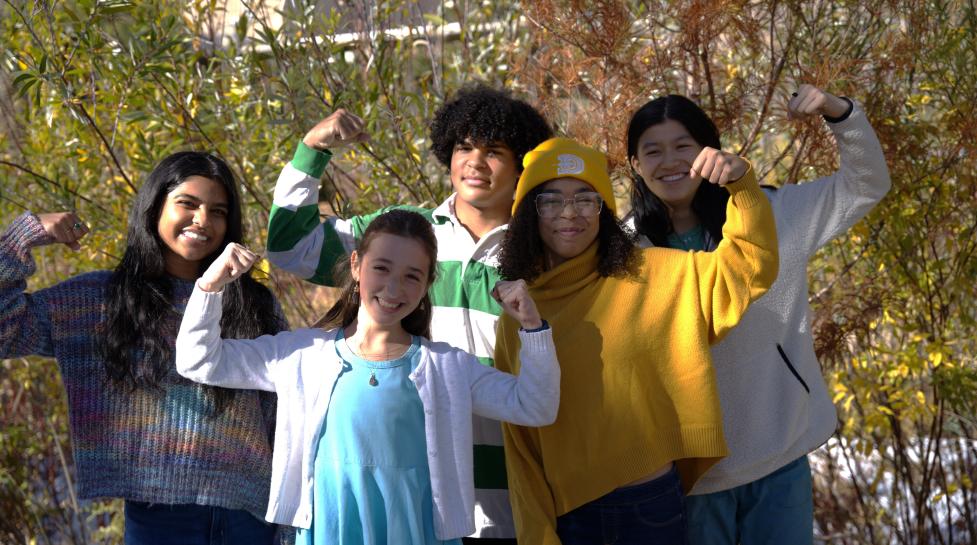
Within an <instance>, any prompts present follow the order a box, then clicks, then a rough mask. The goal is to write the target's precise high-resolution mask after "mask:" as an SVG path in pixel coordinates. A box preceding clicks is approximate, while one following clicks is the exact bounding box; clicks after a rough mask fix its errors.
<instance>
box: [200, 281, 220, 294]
mask: <svg viewBox="0 0 977 545" xmlns="http://www.w3.org/2000/svg"><path fill="white" fill-rule="evenodd" d="M197 287H198V288H200V290H201V291H206V292H208V293H217V292H219V291H221V290H222V289H224V285H223V284H220V285H218V284H216V283H214V282H208V281H206V280H204V279H203V278H198V279H197Z"/></svg>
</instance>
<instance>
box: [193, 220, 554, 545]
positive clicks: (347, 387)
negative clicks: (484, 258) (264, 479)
mask: <svg viewBox="0 0 977 545" xmlns="http://www.w3.org/2000/svg"><path fill="white" fill-rule="evenodd" d="M437 255H438V251H437V240H436V239H435V235H434V231H433V229H432V227H431V223H430V221H429V220H427V219H426V218H425V217H424V216H422V215H420V214H418V213H416V212H411V211H407V210H391V211H389V212H385V213H383V214H380V215H379V216H377V217H376V218H375V219H374V220H373V221H372V222H371V223H370V225H369V226H368V227H367V228H366V230H365V231H364V233H363V235H362V237H360V239H359V243H358V246H357V249H356V250H355V251H353V252H352V254H351V255H350V258H349V264H350V275H349V276H348V279H347V280H346V282H345V284H344V287H343V292H342V294H341V295H340V297H339V300H338V301H337V303H336V304H335V305H334V306H333V307H332V309H330V311H329V312H328V313H327V315H326V317H325V319H324V327H321V328H310V329H300V330H296V331H291V332H284V333H279V334H278V335H274V336H264V337H260V338H258V339H254V340H222V339H221V338H220V337H221V325H220V321H221V309H222V307H224V306H225V305H222V304H221V299H222V297H223V295H222V291H221V290H222V289H223V287H224V286H225V285H226V283H227V282H228V281H230V280H232V279H233V278H235V277H236V276H237V275H239V274H241V273H242V272H243V271H246V270H247V269H248V268H249V267H250V266H251V264H252V263H253V262H254V261H255V259H257V256H256V255H255V254H253V253H252V252H250V251H248V250H247V249H245V248H243V247H241V246H239V245H229V246H228V247H227V249H226V250H225V251H224V253H223V254H222V256H221V257H220V258H218V260H217V261H215V262H214V264H213V265H211V267H210V269H208V271H207V272H206V273H205V274H204V275H203V276H202V277H201V279H200V280H199V281H198V282H197V287H196V288H195V289H194V292H193V295H192V296H191V298H190V302H189V304H188V306H187V309H188V310H187V313H186V315H185V318H184V321H183V325H182V326H181V329H180V334H179V336H178V338H177V367H178V369H179V370H180V373H181V374H183V375H184V376H186V377H188V378H192V379H193V380H197V381H200V382H203V383H206V384H214V385H220V386H225V387H230V388H258V389H261V390H265V391H269V392H276V393H277V394H278V431H277V434H276V436H275V449H274V462H273V473H272V490H271V501H270V502H269V508H268V515H267V518H268V520H270V521H273V522H277V523H282V524H290V525H292V526H297V527H299V528H300V530H299V532H298V536H297V538H298V542H299V543H307V544H330V545H343V544H347V545H349V544H356V545H363V544H377V545H379V544H385V543H410V544H412V545H423V544H434V543H443V542H451V543H460V540H459V538H461V537H463V536H467V535H469V534H471V533H472V532H473V531H474V529H475V516H474V507H475V499H474V475H473V470H472V448H471V445H472V443H471V440H472V414H473V413H474V414H478V415H480V416H484V417H488V418H492V419H495V420H501V421H508V422H516V423H519V424H521V425H525V426H542V425H546V424H549V423H550V422H552V421H553V419H554V418H555V417H556V411H557V407H558V403H559V382H560V371H559V366H558V364H557V361H556V352H555V349H554V347H553V340H552V336H551V333H550V330H549V326H548V325H547V324H546V322H545V321H543V320H542V319H541V318H540V315H539V312H538V311H537V310H536V306H535V304H534V303H533V300H532V298H530V297H529V294H528V291H527V288H526V285H525V283H524V282H521V281H519V282H501V283H499V284H497V285H496V288H495V290H494V293H495V296H496V299H497V301H498V302H499V304H500V305H501V306H502V308H503V309H504V311H505V312H506V313H507V314H508V315H509V316H510V317H512V319H513V321H514V323H518V324H520V326H521V329H520V333H519V334H518V338H519V339H520V341H521V343H522V350H521V351H520V353H519V355H520V357H521V358H522V361H523V363H524V365H523V368H522V373H521V374H520V375H519V376H518V377H516V376H513V375H510V374H508V373H502V372H499V371H497V370H495V369H493V368H491V367H488V366H485V365H481V364H480V363H479V361H478V359H477V358H476V357H475V356H473V355H471V354H469V353H467V352H465V351H463V350H461V349H458V348H453V347H452V346H450V345H448V344H446V343H440V342H432V341H430V340H428V338H427V337H428V335H429V334H430V326H431V311H432V308H431V300H430V298H429V296H428V288H429V287H430V286H431V284H432V282H434V279H435V276H436V274H437Z"/></svg>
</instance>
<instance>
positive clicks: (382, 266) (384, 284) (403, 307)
mask: <svg viewBox="0 0 977 545" xmlns="http://www.w3.org/2000/svg"><path fill="white" fill-rule="evenodd" d="M430 263H431V256H429V255H428V252H427V250H426V249H425V248H424V246H423V245H422V244H421V243H420V242H419V241H417V240H415V239H413V238H409V237H402V236H399V235H393V234H390V233H379V234H377V235H376V236H375V237H373V239H372V240H371V241H370V244H369V246H368V247H367V249H366V250H365V252H364V253H363V254H362V255H360V254H358V253H357V252H355V251H354V252H353V253H352V254H351V255H350V264H351V266H352V273H353V279H354V280H355V281H356V282H358V283H359V287H360V307H359V311H358V315H357V320H358V321H359V322H360V323H361V324H364V323H371V324H375V325H379V326H381V327H385V328H389V327H395V328H399V327H401V325H400V321H401V320H403V319H404V318H405V317H406V316H407V315H409V314H410V313H411V312H413V311H414V309H416V308H417V306H418V305H419V304H420V302H421V299H423V298H424V294H425V293H427V289H428V286H429V285H430V278H431V277H430V272H431V271H430V268H431V265H430Z"/></svg>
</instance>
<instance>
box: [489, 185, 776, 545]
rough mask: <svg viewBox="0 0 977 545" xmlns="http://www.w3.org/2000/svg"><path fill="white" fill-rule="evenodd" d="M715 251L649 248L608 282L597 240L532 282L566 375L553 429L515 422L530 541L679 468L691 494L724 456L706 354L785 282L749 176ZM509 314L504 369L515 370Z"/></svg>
mask: <svg viewBox="0 0 977 545" xmlns="http://www.w3.org/2000/svg"><path fill="white" fill-rule="evenodd" d="M727 187H728V189H729V190H730V193H731V198H730V200H729V205H728V208H727V220H726V224H725V225H724V227H723V234H724V240H723V242H722V243H721V244H720V245H719V247H718V249H717V250H716V251H715V252H711V253H710V252H681V251H677V250H671V249H665V248H650V249H646V250H642V251H641V258H642V263H641V265H640V269H639V271H638V273H637V275H635V276H626V277H620V278H618V277H600V276H599V275H598V273H597V243H595V244H594V245H592V246H591V247H590V248H588V249H587V250H586V251H585V252H584V253H583V254H581V255H580V256H577V257H575V258H573V259H570V260H568V261H567V262H565V263H563V264H561V265H559V266H557V267H555V268H554V269H552V270H550V271H547V272H545V273H544V274H543V275H542V276H540V277H539V278H538V279H537V280H536V281H535V282H533V284H532V286H531V294H532V296H533V298H534V299H535V301H536V304H537V307H538V308H539V311H540V314H542V315H543V316H546V318H547V320H548V321H549V323H550V324H551V325H552V327H553V336H554V342H555V344H556V347H557V357H558V359H559V361H560V368H561V377H562V378H561V384H560V390H561V396H562V401H561V403H560V411H559V413H558V415H557V421H556V423H554V424H553V425H550V426H546V427H542V428H538V429H532V428H526V427H520V426H515V425H509V424H505V425H503V429H504V432H505V448H506V463H507V467H508V470H509V477H510V478H509V487H510V494H511V497H512V503H513V511H514V517H515V520H516V529H517V533H518V538H519V541H520V542H521V543H534V544H558V543H559V539H558V538H557V536H556V531H555V529H556V517H557V516H559V515H562V514H564V513H567V512H568V511H570V510H572V509H574V508H576V507H579V506H581V505H583V504H585V503H587V502H589V501H592V500H594V499H597V498H599V497H601V496H603V495H605V494H607V493H609V492H611V491H612V490H614V489H616V488H618V487H621V486H623V485H626V484H627V483H630V482H633V481H635V480H637V479H640V478H642V477H645V476H647V475H649V474H651V473H652V472H653V471H655V470H656V469H658V468H661V467H662V466H664V465H666V464H668V463H669V462H671V461H675V462H676V465H677V467H678V469H679V472H680V474H681V477H682V481H683V485H684V487H685V489H686V490H688V489H689V488H691V486H692V485H693V484H694V483H695V482H696V481H697V480H698V479H699V478H700V477H701V476H702V474H703V473H704V472H705V471H706V470H707V469H708V468H709V467H711V466H712V465H713V464H715V463H716V462H717V461H718V460H719V459H720V458H722V457H723V456H725V455H726V453H727V450H726V444H725V441H724V438H723V430H722V415H721V412H720V407H719V396H718V393H717V391H716V380H715V374H714V370H713V367H712V363H711V362H712V360H711V358H710V354H709V346H710V344H712V343H715V342H717V341H718V340H719V339H721V338H722V337H723V336H724V335H726V333H727V332H728V331H729V330H730V329H731V328H732V327H733V326H735V325H736V323H737V322H738V321H739V319H740V317H741V316H742V315H743V313H744V312H745V311H746V308H747V306H748V305H749V304H750V302H751V301H753V300H755V299H756V298H758V297H760V296H761V295H762V294H763V293H764V292H765V291H766V289H767V288H768V287H769V286H770V285H771V284H772V283H773V281H774V279H775V278H776V276H777V239H776V229H775V227H774V220H773V214H772V213H771V210H770V203H769V202H768V201H767V199H766V198H765V197H764V195H763V193H762V191H761V190H760V187H759V186H758V185H757V182H756V178H755V176H754V174H753V172H752V170H750V171H749V172H748V173H747V174H746V175H745V176H744V177H743V178H741V179H740V180H739V181H737V182H735V183H733V184H730V185H728V186H727ZM518 328H519V325H518V323H516V322H515V321H513V320H510V319H508V318H506V317H503V318H502V320H501V325H500V330H499V341H498V345H497V348H496V366H497V367H498V368H499V369H502V370H517V369H518V368H519V361H518V356H517V354H516V350H518V347H519V340H518V338H517V337H516V332H517V331H518Z"/></svg>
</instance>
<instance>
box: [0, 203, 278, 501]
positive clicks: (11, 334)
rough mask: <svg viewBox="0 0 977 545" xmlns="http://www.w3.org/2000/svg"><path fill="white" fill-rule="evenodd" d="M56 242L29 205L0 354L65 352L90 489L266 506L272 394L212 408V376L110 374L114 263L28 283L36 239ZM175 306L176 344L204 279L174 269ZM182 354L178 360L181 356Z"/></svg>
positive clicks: (1, 272) (7, 271)
mask: <svg viewBox="0 0 977 545" xmlns="http://www.w3.org/2000/svg"><path fill="white" fill-rule="evenodd" d="M50 242H51V238H50V237H49V235H47V233H46V232H45V231H44V228H43V227H42V226H41V223H40V221H39V220H38V218H37V217H36V216H34V215H32V214H24V215H21V216H20V217H18V218H16V219H15V220H14V222H13V224H12V225H11V226H10V228H9V229H7V231H6V232H5V233H3V235H2V236H0V358H15V357H21V356H29V355H39V356H48V357H54V358H56V359H57V362H58V366H59V368H60V371H61V378H62V381H63V383H64V388H65V390H66V392H67V397H68V416H69V425H70V431H71V445H72V452H73V454H74V463H75V468H76V480H77V490H78V496H79V497H81V498H124V499H127V500H135V501H142V502H149V503H159V504H186V503H189V504H199V505H211V506H217V507H224V508H228V509H244V510H247V511H249V512H250V513H252V514H254V515H255V516H256V517H258V518H259V519H260V518H262V516H263V514H264V512H265V509H266V506H267V500H268V489H269V483H270V481H271V434H272V429H273V422H274V411H275V402H274V398H273V396H271V395H269V394H265V393H259V392H257V391H254V390H249V391H239V392H237V394H236V396H235V397H234V401H233V402H232V403H231V404H230V405H229V406H228V407H227V409H226V411H225V412H223V413H222V414H220V415H219V416H211V407H212V403H211V402H210V401H209V399H208V397H207V396H206V394H205V391H204V390H203V388H202V387H201V386H200V385H199V384H196V383H194V382H191V381H190V380H187V379H185V378H183V377H181V376H180V375H179V374H177V372H176V368H175V365H173V366H171V367H172V369H171V370H170V371H169V372H167V374H166V376H165V377H164V378H163V380H162V382H161V384H160V385H159V386H160V387H159V388H158V389H157V390H149V389H136V390H134V391H131V392H130V391H126V390H122V389H119V388H116V387H115V386H113V385H111V384H110V383H109V382H108V379H107V377H106V372H105V368H104V364H103V361H102V360H101V359H100V357H99V356H98V350H97V345H96V343H97V342H98V338H97V336H96V331H97V330H98V328H99V327H100V326H101V323H102V322H103V319H104V315H105V311H106V309H105V302H104V300H105V291H106V288H107V286H108V282H109V279H110V278H111V274H112V273H111V272H110V271H96V272H92V273H86V274H81V275H78V276H75V277H72V278H69V279H68V280H65V281H63V282H60V283H58V284H56V285H54V286H51V287H49V288H46V289H42V290H39V291H36V292H34V293H25V289H26V284H27V282H26V280H27V278H28V277H30V276H31V275H32V274H33V273H34V272H35V270H36V266H35V263H34V260H33V257H32V256H31V248H32V247H35V246H39V245H42V244H47V243H50ZM171 282H172V288H173V295H172V297H173V299H172V300H173V306H172V308H168V309H159V334H161V335H162V336H163V337H164V338H165V340H166V342H168V343H169V344H170V345H171V346H172V345H173V344H174V343H175V339H176V333H177V331H178V328H179V325H180V319H181V317H182V315H183V309H184V308H185V306H186V303H187V299H188V298H189V297H190V293H191V291H192V289H193V282H191V281H186V280H179V279H176V278H171ZM172 363H173V362H171V364H172Z"/></svg>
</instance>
